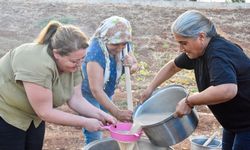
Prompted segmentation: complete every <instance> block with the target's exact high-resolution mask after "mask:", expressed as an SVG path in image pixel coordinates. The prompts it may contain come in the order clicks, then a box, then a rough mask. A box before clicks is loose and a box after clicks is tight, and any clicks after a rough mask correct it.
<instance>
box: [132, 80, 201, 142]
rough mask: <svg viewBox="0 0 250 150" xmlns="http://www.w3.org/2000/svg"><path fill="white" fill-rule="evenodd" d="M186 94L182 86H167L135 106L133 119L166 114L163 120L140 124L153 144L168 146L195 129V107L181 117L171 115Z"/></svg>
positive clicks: (196, 118)
mask: <svg viewBox="0 0 250 150" xmlns="http://www.w3.org/2000/svg"><path fill="white" fill-rule="evenodd" d="M187 94H188V92H187V90H186V89H185V88H184V87H183V86H180V85H171V86H167V87H164V88H161V89H159V90H157V91H156V92H154V93H153V94H152V96H151V97H150V98H149V99H148V100H147V101H146V102H144V103H143V104H142V105H140V106H139V107H138V108H137V110H136V111H135V114H134V120H136V118H137V117H140V116H141V115H145V114H157V113H159V114H162V113H164V114H166V115H165V118H164V119H163V120H159V121H158V122H152V124H144V125H143V124H142V129H143V131H144V132H145V134H146V135H147V136H148V138H149V140H150V141H151V142H152V143H153V144H155V145H158V146H164V147H168V146H171V145H174V144H177V143H179V142H181V141H182V140H184V139H186V138H187V137H188V136H189V135H191V134H192V132H193V131H194V130H195V128H196V127H197V125H198V115H197V112H196V111H195V109H193V110H192V111H191V113H190V114H188V115H185V116H183V117H182V118H175V117H174V116H173V113H174V112H175V108H176V105H177V103H178V102H179V101H180V100H181V99H183V98H184V97H186V96H187ZM152 120H153V119H152Z"/></svg>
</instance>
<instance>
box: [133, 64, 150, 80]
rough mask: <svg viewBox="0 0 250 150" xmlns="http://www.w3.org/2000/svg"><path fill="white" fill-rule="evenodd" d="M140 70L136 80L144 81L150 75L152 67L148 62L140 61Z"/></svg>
mask: <svg viewBox="0 0 250 150" xmlns="http://www.w3.org/2000/svg"><path fill="white" fill-rule="evenodd" d="M138 66H139V68H140V70H139V71H138V72H137V76H136V81H144V80H145V78H147V77H148V76H150V71H149V70H150V69H149V66H148V64H147V63H146V62H144V61H140V62H139V63H138Z"/></svg>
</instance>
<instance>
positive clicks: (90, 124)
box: [84, 118, 103, 132]
mask: <svg viewBox="0 0 250 150" xmlns="http://www.w3.org/2000/svg"><path fill="white" fill-rule="evenodd" d="M102 127H103V123H102V122H101V121H99V120H97V119H94V118H86V122H85V124H84V128H85V129H87V130H88V131H91V132H93V131H98V130H102Z"/></svg>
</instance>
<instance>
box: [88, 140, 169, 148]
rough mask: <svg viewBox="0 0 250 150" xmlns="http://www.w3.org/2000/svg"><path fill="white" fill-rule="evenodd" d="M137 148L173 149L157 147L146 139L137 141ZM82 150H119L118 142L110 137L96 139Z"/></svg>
mask: <svg viewBox="0 0 250 150" xmlns="http://www.w3.org/2000/svg"><path fill="white" fill-rule="evenodd" d="M137 144H138V148H139V150H173V149H172V148H170V147H158V146H155V145H153V144H151V143H150V142H149V140H147V139H140V140H139V141H137ZM83 149H84V150H120V148H119V145H118V143H117V142H116V141H115V140H114V139H111V138H107V139H102V140H97V141H94V142H91V143H89V144H88V145H86V146H85V147H84V148H83Z"/></svg>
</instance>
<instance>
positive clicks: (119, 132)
mask: <svg viewBox="0 0 250 150" xmlns="http://www.w3.org/2000/svg"><path fill="white" fill-rule="evenodd" d="M131 127H132V123H125V122H121V123H117V124H116V125H110V126H104V127H103V128H104V129H108V130H109V131H110V135H111V137H112V138H113V139H115V140H116V141H120V142H135V141H138V140H139V139H140V137H141V134H142V130H140V131H138V132H137V133H134V134H129V133H128V132H127V131H130V129H131Z"/></svg>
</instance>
